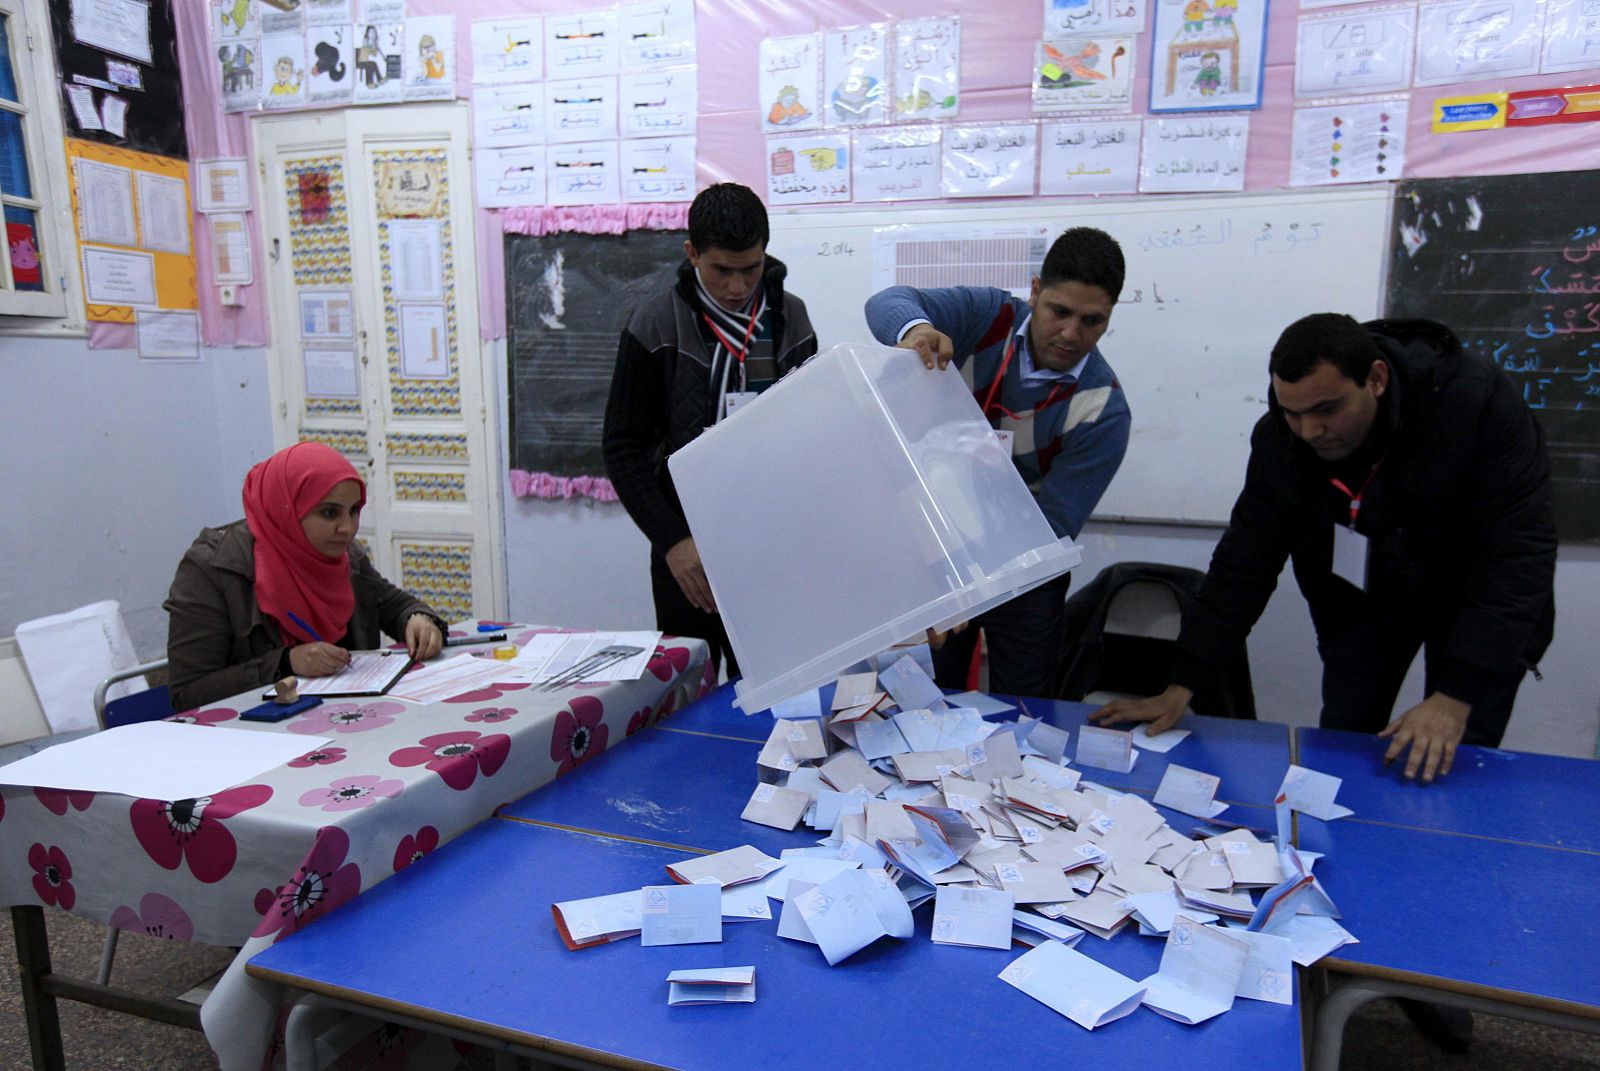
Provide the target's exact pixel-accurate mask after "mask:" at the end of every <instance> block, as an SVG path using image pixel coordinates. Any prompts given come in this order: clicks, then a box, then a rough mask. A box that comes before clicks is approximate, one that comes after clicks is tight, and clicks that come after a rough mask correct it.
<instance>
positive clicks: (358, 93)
mask: <svg viewBox="0 0 1600 1071" xmlns="http://www.w3.org/2000/svg"><path fill="white" fill-rule="evenodd" d="M359 29H360V34H361V36H360V40H358V41H357V42H356V84H355V93H354V98H355V102H356V103H357V104H390V103H393V102H394V101H397V100H399V99H400V98H401V95H402V94H403V93H404V91H405V79H404V74H403V72H404V63H405V51H406V24H405V22H404V21H403V20H398V21H392V22H368V23H363V24H361V26H360V27H359Z"/></svg>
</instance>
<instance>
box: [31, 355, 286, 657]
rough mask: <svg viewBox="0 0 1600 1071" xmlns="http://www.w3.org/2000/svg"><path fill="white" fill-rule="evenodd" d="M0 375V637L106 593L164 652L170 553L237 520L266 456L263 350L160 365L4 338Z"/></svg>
mask: <svg viewBox="0 0 1600 1071" xmlns="http://www.w3.org/2000/svg"><path fill="white" fill-rule="evenodd" d="M0 382H3V383H4V384H5V388H4V389H3V390H0V457H4V458H5V459H6V464H5V466H4V469H3V472H0V502H4V504H5V506H4V509H0V548H3V550H0V636H9V635H11V634H12V633H13V632H15V631H16V627H17V625H18V623H20V622H23V621H27V620H30V619H32V618H35V617H42V616H44V615H47V614H53V613H59V612H61V611H63V610H69V609H72V608H73V607H75V606H81V605H83V604H85V603H89V602H95V601H97V600H100V599H107V598H111V599H116V600H118V601H119V602H121V603H122V612H123V615H124V617H125V618H126V619H127V622H128V627H129V630H130V632H131V633H132V636H133V641H134V645H135V646H136V647H137V648H138V651H139V654H140V656H141V657H143V658H146V659H149V658H159V657H161V656H162V654H163V653H164V652H165V650H166V637H167V623H166V614H165V613H164V612H163V611H162V610H161V601H162V599H163V598H165V597H166V593H167V585H168V584H170V583H171V581H172V571H173V569H174V567H176V565H177V563H178V559H179V557H180V556H181V555H182V554H183V551H184V549H185V548H186V547H188V545H189V543H190V542H191V541H192V540H193V539H194V537H195V533H196V532H198V531H199V529H200V528H201V526H203V525H207V524H219V523H223V522H225V521H231V520H234V519H236V518H237V517H239V516H241V514H242V508H241V507H240V505H239V488H240V486H241V483H242V481H243V478H244V473H245V470H246V469H248V468H249V466H250V465H251V464H253V463H254V462H255V461H258V460H260V459H261V458H263V457H265V456H267V454H270V453H271V452H272V430H271V424H270V421H269V420H268V399H267V365H266V354H265V352H264V351H262V350H259V349H244V350H207V351H205V355H204V356H203V357H202V358H201V359H200V360H199V361H183V362H158V361H141V360H139V359H137V358H136V357H135V355H134V354H133V353H132V352H130V351H127V350H91V349H89V348H88V346H87V345H86V344H85V342H84V340H83V339H81V338H78V339H38V338H27V337H0Z"/></svg>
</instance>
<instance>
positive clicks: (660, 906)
mask: <svg viewBox="0 0 1600 1071" xmlns="http://www.w3.org/2000/svg"><path fill="white" fill-rule="evenodd" d="M640 896H641V898H642V901H641V907H640V911H639V943H640V944H641V945H645V946H647V947H648V946H651V945H703V944H715V943H717V942H719V941H721V940H722V890H721V889H720V888H719V887H718V886H716V885H715V884H708V885H646V886H645V887H644V888H643V889H641V890H640Z"/></svg>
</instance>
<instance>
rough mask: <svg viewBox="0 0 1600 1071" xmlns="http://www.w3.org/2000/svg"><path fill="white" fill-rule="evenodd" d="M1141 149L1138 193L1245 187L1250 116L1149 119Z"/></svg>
mask: <svg viewBox="0 0 1600 1071" xmlns="http://www.w3.org/2000/svg"><path fill="white" fill-rule="evenodd" d="M1143 133H1144V144H1143V145H1142V147H1141V148H1140V151H1139V192H1140V193H1199V192H1216V191H1221V190H1242V189H1244V160H1245V153H1246V152H1247V151H1248V149H1249V146H1250V118H1249V116H1245V115H1228V116H1223V115H1217V116H1208V117H1206V118H1204V119H1200V118H1195V119H1146V120H1145V122H1144V131H1143Z"/></svg>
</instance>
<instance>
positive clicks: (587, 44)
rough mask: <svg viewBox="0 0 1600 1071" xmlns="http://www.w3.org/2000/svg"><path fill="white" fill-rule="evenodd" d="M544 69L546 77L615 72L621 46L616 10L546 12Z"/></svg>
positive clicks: (610, 73) (568, 76)
mask: <svg viewBox="0 0 1600 1071" xmlns="http://www.w3.org/2000/svg"><path fill="white" fill-rule="evenodd" d="M544 29H545V72H546V75H547V76H548V77H550V78H574V77H580V76H584V77H587V76H594V75H615V74H616V73H617V64H618V57H619V56H620V55H621V49H620V48H619V47H618V41H617V13H616V11H614V10H613V11H586V12H584V13H583V14H579V15H574V14H561V15H547V16H545V22H544Z"/></svg>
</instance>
